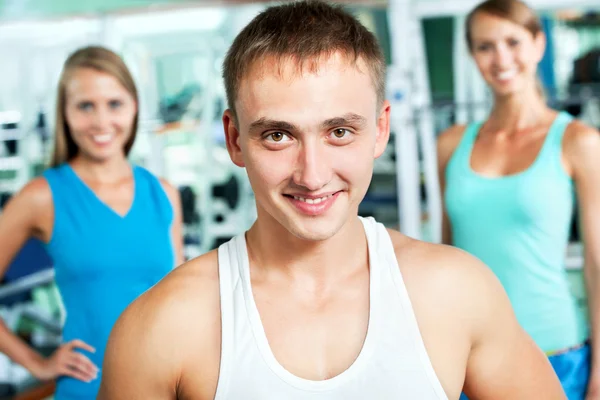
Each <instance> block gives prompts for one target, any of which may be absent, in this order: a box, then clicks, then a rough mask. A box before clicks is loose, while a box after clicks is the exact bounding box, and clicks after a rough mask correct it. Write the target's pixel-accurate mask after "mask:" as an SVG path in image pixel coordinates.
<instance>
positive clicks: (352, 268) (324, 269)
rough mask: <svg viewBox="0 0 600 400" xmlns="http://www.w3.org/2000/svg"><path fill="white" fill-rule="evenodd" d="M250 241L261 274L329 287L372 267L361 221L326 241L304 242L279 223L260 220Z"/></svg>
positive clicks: (253, 260)
mask: <svg viewBox="0 0 600 400" xmlns="http://www.w3.org/2000/svg"><path fill="white" fill-rule="evenodd" d="M246 239H247V245H248V255H249V259H250V264H251V266H252V268H254V269H256V270H259V271H260V273H261V274H271V273H272V274H277V275H280V276H281V277H283V276H287V277H288V278H289V279H291V280H294V281H305V282H306V283H307V284H311V282H312V283H313V284H314V285H316V286H328V285H329V284H335V283H336V282H339V280H340V279H344V278H345V277H347V276H348V275H349V274H354V273H355V272H356V270H357V269H362V268H365V267H368V250H367V240H366V236H365V231H364V228H363V225H362V223H361V222H360V220H359V219H358V218H357V217H354V218H350V219H349V220H348V221H347V222H346V223H345V224H344V225H343V226H342V228H341V229H340V230H339V231H338V232H336V233H335V234H334V235H333V236H332V237H330V238H329V239H327V240H322V241H309V240H303V239H300V238H298V237H296V236H295V235H293V234H292V233H290V232H289V231H288V230H287V229H286V228H285V227H283V226H281V225H280V224H279V223H278V222H277V221H275V220H261V219H260V218H259V220H257V222H256V223H255V224H254V225H253V226H252V228H251V229H250V230H249V231H248V233H247V234H246Z"/></svg>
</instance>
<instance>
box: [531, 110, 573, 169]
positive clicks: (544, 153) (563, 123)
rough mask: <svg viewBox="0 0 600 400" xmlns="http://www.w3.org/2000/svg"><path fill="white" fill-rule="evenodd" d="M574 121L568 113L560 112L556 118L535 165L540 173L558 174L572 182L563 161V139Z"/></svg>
mask: <svg viewBox="0 0 600 400" xmlns="http://www.w3.org/2000/svg"><path fill="white" fill-rule="evenodd" d="M572 121H573V117H572V116H571V115H570V114H568V113H566V112H559V113H558V114H557V116H556V117H555V119H554V121H553V122H552V124H551V125H550V129H549V130H548V133H547V134H546V138H545V139H544V143H543V145H542V148H541V150H540V153H539V155H538V157H537V160H536V161H535V164H534V165H535V168H536V170H537V171H538V173H540V172H541V173H544V174H558V175H560V176H561V177H564V178H567V179H568V180H571V177H570V176H569V175H568V174H567V172H566V171H565V169H564V167H563V165H562V162H561V160H562V142H563V137H564V136H565V132H566V130H567V127H568V126H569V124H570V123H571V122H572Z"/></svg>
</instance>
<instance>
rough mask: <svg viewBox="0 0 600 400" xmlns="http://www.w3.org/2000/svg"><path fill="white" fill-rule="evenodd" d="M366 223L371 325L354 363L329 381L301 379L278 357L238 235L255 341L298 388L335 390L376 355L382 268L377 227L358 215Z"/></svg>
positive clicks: (273, 368)
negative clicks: (286, 367) (259, 305)
mask: <svg viewBox="0 0 600 400" xmlns="http://www.w3.org/2000/svg"><path fill="white" fill-rule="evenodd" d="M358 218H359V219H360V220H361V222H362V225H363V228H364V231H365V236H366V240H367V248H368V254H369V255H368V259H369V321H368V325H367V334H366V336H365V339H364V342H363V346H362V348H361V350H360V352H359V354H358V356H357V357H356V358H355V359H354V361H353V362H352V364H351V365H350V366H349V367H348V368H347V369H346V370H344V371H342V372H341V373H339V374H338V375H336V376H334V377H332V378H329V379H326V380H310V379H306V378H301V377H299V376H297V375H295V374H293V373H291V372H290V371H288V370H287V369H285V368H284V367H283V366H282V365H281V364H280V363H279V361H278V360H277V359H276V357H275V355H274V354H273V351H272V349H271V347H270V345H269V341H268V338H267V335H266V333H265V330H264V326H263V324H262V321H261V318H260V313H259V311H258V307H257V305H256V302H255V299H254V295H253V292H252V284H251V277H250V264H249V258H248V250H247V244H246V238H245V234H242V235H239V236H237V237H236V245H235V247H236V250H237V251H236V252H237V255H238V260H237V262H238V267H239V273H240V278H241V281H242V285H243V293H244V300H245V306H246V311H247V314H248V319H249V322H250V325H251V329H252V332H253V335H254V340H255V343H256V345H257V347H258V351H259V353H260V354H261V356H262V357H263V359H264V361H265V363H266V364H267V365H268V367H269V368H270V369H271V371H272V372H273V373H274V374H276V375H277V376H278V377H279V378H280V379H281V380H283V381H284V382H286V383H288V384H289V385H292V386H294V387H296V388H299V389H301V390H306V391H312V392H321V391H328V390H333V389H335V388H336V387H338V386H340V385H342V384H344V383H346V382H348V381H350V380H352V379H354V378H355V377H356V376H357V374H359V373H360V371H361V369H363V368H364V366H365V364H367V362H368V360H369V358H370V357H371V355H372V354H373V352H374V350H375V347H376V344H377V341H378V340H377V339H378V337H379V330H380V327H381V322H380V315H381V312H380V307H381V305H380V301H379V296H378V294H379V293H380V290H379V288H380V277H381V273H380V268H382V266H380V265H379V262H380V261H379V260H378V258H377V251H376V247H375V246H376V238H375V236H376V231H375V230H376V227H375V226H371V225H374V224H371V223H370V221H368V220H365V219H364V218H361V217H358Z"/></svg>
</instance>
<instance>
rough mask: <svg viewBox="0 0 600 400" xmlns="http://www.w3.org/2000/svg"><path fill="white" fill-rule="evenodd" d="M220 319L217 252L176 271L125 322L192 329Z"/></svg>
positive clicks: (132, 308)
mask: <svg viewBox="0 0 600 400" xmlns="http://www.w3.org/2000/svg"><path fill="white" fill-rule="evenodd" d="M219 315H220V304H219V272H218V259H217V251H216V250H213V251H211V252H208V253H206V254H204V255H202V256H200V257H197V258H195V259H193V260H190V261H188V262H186V263H184V264H182V265H181V266H179V267H178V268H176V269H174V270H173V271H172V272H171V273H170V274H168V275H167V276H166V277H165V278H164V279H162V280H161V281H160V282H159V283H157V284H156V285H155V286H154V287H152V288H151V289H150V290H148V291H147V292H146V293H144V294H143V295H141V296H140V297H139V298H138V299H137V300H136V301H134V302H133V303H132V304H131V305H130V306H129V307H128V309H127V311H126V312H125V313H124V315H123V317H122V319H124V320H128V319H133V320H136V321H139V323H140V324H142V325H146V324H151V325H157V326H165V327H181V326H182V325H185V326H187V327H189V326H190V324H195V323H196V321H202V320H205V319H206V318H210V319H213V318H215V317H218V316H219ZM182 333H183V332H182Z"/></svg>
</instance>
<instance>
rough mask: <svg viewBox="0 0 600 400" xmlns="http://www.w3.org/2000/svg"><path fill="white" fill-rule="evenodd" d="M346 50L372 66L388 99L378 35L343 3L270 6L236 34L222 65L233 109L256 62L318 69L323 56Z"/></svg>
mask: <svg viewBox="0 0 600 400" xmlns="http://www.w3.org/2000/svg"><path fill="white" fill-rule="evenodd" d="M338 52H339V53H342V54H343V55H344V56H346V57H348V59H349V60H351V61H353V62H354V63H356V62H357V61H358V60H361V61H362V62H363V63H364V64H365V65H366V66H367V68H368V70H369V73H370V75H371V79H372V80H373V85H374V87H375V91H376V93H377V99H378V105H380V104H381V103H382V102H383V99H384V97H385V59H384V55H383V51H382V50H381V47H380V46H379V43H378V41H377V39H376V37H375V35H373V34H372V33H371V32H370V31H369V30H368V29H367V28H365V27H364V26H363V25H362V24H361V23H360V22H359V21H358V20H357V19H356V18H355V17H354V16H353V15H351V14H350V13H349V12H348V11H346V10H344V9H343V8H342V6H340V5H332V4H328V3H326V2H324V1H318V0H304V1H296V2H291V3H286V4H283V5H278V6H273V7H269V8H268V9H266V10H265V11H263V12H262V13H260V14H259V15H257V16H256V17H255V18H254V19H253V20H252V21H251V22H250V23H249V24H248V25H247V26H246V27H245V28H244V29H243V30H242V31H241V32H240V33H239V34H238V35H237V37H236V38H235V40H234V41H233V44H232V45H231V47H230V48H229V51H228V52H227V56H226V57H225V61H224V63H223V78H224V79H225V90H226V92H227V102H228V105H229V108H230V109H231V111H232V112H233V114H234V115H236V112H235V101H236V98H237V93H238V90H239V87H240V82H241V80H242V79H243V78H244V77H245V76H246V75H247V74H248V72H249V71H250V69H251V68H253V67H254V66H255V63H256V62H257V61H259V60H260V61H262V60H265V59H272V58H274V59H275V60H277V61H278V62H281V61H282V60H293V61H295V62H297V63H298V65H299V68H300V69H302V68H303V67H305V66H306V65H307V64H308V65H309V68H310V69H311V70H315V69H316V68H317V67H318V65H317V62H318V60H319V58H320V57H327V56H331V55H333V54H334V53H338Z"/></svg>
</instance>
